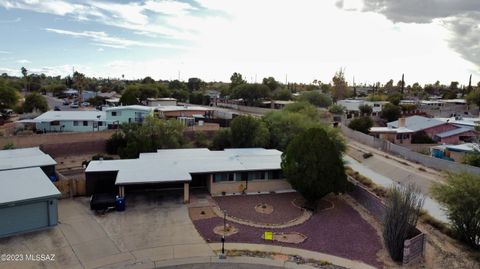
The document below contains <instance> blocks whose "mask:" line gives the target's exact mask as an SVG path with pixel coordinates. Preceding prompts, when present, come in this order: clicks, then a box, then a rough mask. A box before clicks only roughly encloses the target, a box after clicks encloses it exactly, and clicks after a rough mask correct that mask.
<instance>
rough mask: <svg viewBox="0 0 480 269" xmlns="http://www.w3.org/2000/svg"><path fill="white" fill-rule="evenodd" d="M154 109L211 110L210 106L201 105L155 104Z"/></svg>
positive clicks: (164, 110) (163, 110)
mask: <svg viewBox="0 0 480 269" xmlns="http://www.w3.org/2000/svg"><path fill="white" fill-rule="evenodd" d="M155 110H158V111H162V112H168V111H184V110H194V111H197V110H199V111H209V110H213V109H212V108H206V107H201V106H157V107H155Z"/></svg>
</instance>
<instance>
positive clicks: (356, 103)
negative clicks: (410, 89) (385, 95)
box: [337, 99, 389, 118]
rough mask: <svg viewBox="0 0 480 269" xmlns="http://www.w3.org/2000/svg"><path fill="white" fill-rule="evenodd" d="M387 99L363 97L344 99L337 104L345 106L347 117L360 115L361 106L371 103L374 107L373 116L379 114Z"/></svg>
mask: <svg viewBox="0 0 480 269" xmlns="http://www.w3.org/2000/svg"><path fill="white" fill-rule="evenodd" d="M388 103H389V102H387V101H366V100H363V99H344V100H340V101H338V102H337V104H339V105H341V106H343V107H345V114H346V116H347V118H352V117H356V116H360V106H361V105H369V106H370V107H371V108H372V114H371V116H374V117H375V116H379V115H380V112H381V111H382V109H383V106H384V105H385V104H388Z"/></svg>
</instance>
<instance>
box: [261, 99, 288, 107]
mask: <svg viewBox="0 0 480 269" xmlns="http://www.w3.org/2000/svg"><path fill="white" fill-rule="evenodd" d="M293 103H295V101H283V100H272V101H263V102H262V107H264V108H271V109H283V108H284V107H286V106H287V105H289V104H293Z"/></svg>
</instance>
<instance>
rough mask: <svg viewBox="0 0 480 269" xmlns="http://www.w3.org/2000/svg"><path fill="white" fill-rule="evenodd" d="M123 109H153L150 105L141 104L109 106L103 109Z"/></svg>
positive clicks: (148, 110) (147, 110)
mask: <svg viewBox="0 0 480 269" xmlns="http://www.w3.org/2000/svg"><path fill="white" fill-rule="evenodd" d="M125 109H132V110H142V111H146V112H150V111H152V110H153V107H150V106H141V105H131V106H116V107H110V108H107V109H105V111H112V110H113V111H115V110H125Z"/></svg>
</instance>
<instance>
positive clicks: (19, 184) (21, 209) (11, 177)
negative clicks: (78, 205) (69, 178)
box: [0, 167, 60, 237]
mask: <svg viewBox="0 0 480 269" xmlns="http://www.w3.org/2000/svg"><path fill="white" fill-rule="evenodd" d="M0 186H1V187H0V220H1V221H0V237H4V236H10V235H15V234H19V233H24V232H29V231H35V230H39V229H45V228H48V227H51V226H55V225H57V222H58V213H57V200H58V197H60V192H59V191H58V190H57V188H55V186H54V185H53V184H52V182H51V181H50V179H49V178H48V177H47V176H46V175H45V173H44V172H43V171H42V169H40V168H38V167H35V168H25V169H16V170H6V171H0Z"/></svg>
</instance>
